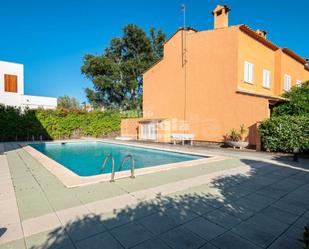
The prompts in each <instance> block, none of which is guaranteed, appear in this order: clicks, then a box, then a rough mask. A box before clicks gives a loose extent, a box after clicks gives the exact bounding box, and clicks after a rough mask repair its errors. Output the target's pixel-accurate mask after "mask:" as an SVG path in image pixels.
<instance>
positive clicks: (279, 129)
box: [260, 115, 309, 152]
mask: <svg viewBox="0 0 309 249" xmlns="http://www.w3.org/2000/svg"><path fill="white" fill-rule="evenodd" d="M260 134H261V141H262V145H263V148H264V149H265V150H266V151H273V152H276V151H282V152H293V149H294V148H299V149H303V150H304V149H309V116H288V115H286V116H281V117H280V116H279V117H272V118H270V119H268V120H266V121H264V122H262V124H261V125H260Z"/></svg>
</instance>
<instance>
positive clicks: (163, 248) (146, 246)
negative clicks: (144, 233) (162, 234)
mask: <svg viewBox="0 0 309 249" xmlns="http://www.w3.org/2000/svg"><path fill="white" fill-rule="evenodd" d="M133 248H134V249H169V247H168V246H167V245H166V244H164V242H162V241H161V240H159V239H158V238H154V239H150V240H147V241H145V242H143V243H141V244H139V245H137V246H135V247H133Z"/></svg>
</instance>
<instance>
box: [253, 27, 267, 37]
mask: <svg viewBox="0 0 309 249" xmlns="http://www.w3.org/2000/svg"><path fill="white" fill-rule="evenodd" d="M255 33H257V34H258V35H259V36H261V37H263V38H265V39H266V35H267V32H266V31H265V30H262V29H257V30H256V31H255Z"/></svg>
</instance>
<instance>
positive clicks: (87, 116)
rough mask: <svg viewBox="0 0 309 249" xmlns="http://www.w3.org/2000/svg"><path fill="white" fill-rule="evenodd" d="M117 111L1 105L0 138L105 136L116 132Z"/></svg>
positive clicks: (118, 114)
mask: <svg viewBox="0 0 309 249" xmlns="http://www.w3.org/2000/svg"><path fill="white" fill-rule="evenodd" d="M120 121H121V114H120V112H119V111H104V112H101V111H92V112H86V111H82V110H66V109H56V110H43V109H38V110H25V111H24V112H22V111H21V109H19V108H14V107H10V106H7V107H5V106H3V105H0V140H1V141H15V140H19V141H21V140H31V139H32V137H34V139H35V140H39V139H40V136H42V138H43V139H63V138H78V137H81V136H91V137H104V136H108V135H111V134H115V133H118V132H119V130H120Z"/></svg>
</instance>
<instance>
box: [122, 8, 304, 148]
mask: <svg viewBox="0 0 309 249" xmlns="http://www.w3.org/2000/svg"><path fill="white" fill-rule="evenodd" d="M229 11H230V9H229V8H228V7H227V6H225V5H218V6H217V7H216V8H215V9H214V11H213V12H212V14H213V16H214V28H213V29H211V30H205V31H197V30H195V29H193V28H181V29H178V30H177V31H176V32H175V33H174V34H173V35H172V36H171V37H170V38H169V39H168V40H167V41H166V42H165V44H164V56H163V58H162V59H161V60H160V61H158V62H157V63H156V64H155V65H153V66H152V67H150V68H149V69H148V70H147V71H146V72H145V73H144V74H143V112H144V115H143V118H142V119H124V120H123V121H122V126H121V131H122V136H126V137H133V138H138V139H142V140H152V141H157V142H170V141H171V136H172V134H179V133H182V134H192V135H194V139H195V140H199V141H215V142H221V141H223V140H224V135H225V134H227V133H228V132H229V131H230V129H232V128H235V129H239V127H240V125H241V124H244V125H245V127H246V128H247V129H248V131H249V132H248V134H247V135H248V138H247V139H248V140H249V142H250V144H252V145H255V144H257V143H258V142H257V141H258V140H257V139H258V138H257V137H258V136H257V133H256V131H257V129H256V127H257V123H258V122H259V121H263V120H264V119H267V118H268V117H269V116H270V113H271V110H272V108H273V106H274V105H275V104H276V103H278V102H279V101H283V98H281V97H280V96H281V94H282V93H284V92H285V91H289V90H290V89H291V87H292V86H296V85H300V84H301V82H303V81H305V80H309V67H308V65H307V61H306V59H304V58H302V57H301V56H299V55H297V54H296V53H294V52H293V51H291V50H290V49H288V48H280V47H278V46H277V45H276V44H274V43H273V42H271V41H270V40H268V39H267V38H266V32H265V31H263V30H256V31H254V30H252V29H251V28H249V27H248V26H246V25H235V26H229V25H228V14H229ZM300 35H301V34H300ZM299 42H301V40H299Z"/></svg>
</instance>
